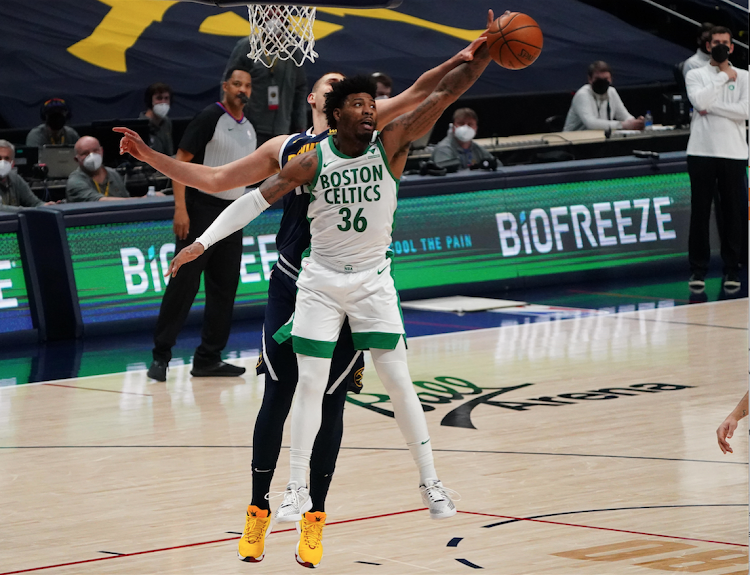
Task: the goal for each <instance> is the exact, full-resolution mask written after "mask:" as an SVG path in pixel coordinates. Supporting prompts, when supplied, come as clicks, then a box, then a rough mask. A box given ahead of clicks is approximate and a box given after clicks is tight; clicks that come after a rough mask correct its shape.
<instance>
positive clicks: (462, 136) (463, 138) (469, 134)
mask: <svg viewBox="0 0 750 575" xmlns="http://www.w3.org/2000/svg"><path fill="white" fill-rule="evenodd" d="M453 135H454V136H456V139H457V140H458V141H459V142H463V143H464V144H465V143H466V142H471V141H472V140H473V139H474V136H476V135H477V132H476V130H475V129H474V128H472V127H471V126H469V125H468V124H464V125H463V126H459V127H458V128H456V129H455V130H453Z"/></svg>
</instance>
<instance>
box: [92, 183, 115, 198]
mask: <svg viewBox="0 0 750 575" xmlns="http://www.w3.org/2000/svg"><path fill="white" fill-rule="evenodd" d="M110 183H111V182H110V181H109V180H107V187H106V188H104V193H103V194H102V195H103V196H104V197H107V196H109V184H110ZM94 185H95V186H96V191H97V192H99V193H100V194H101V193H102V189H101V188H100V187H99V182H97V181H94Z"/></svg>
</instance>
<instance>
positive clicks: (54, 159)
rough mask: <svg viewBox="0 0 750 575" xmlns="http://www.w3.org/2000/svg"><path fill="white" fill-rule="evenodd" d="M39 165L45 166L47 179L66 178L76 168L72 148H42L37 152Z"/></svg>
mask: <svg viewBox="0 0 750 575" xmlns="http://www.w3.org/2000/svg"><path fill="white" fill-rule="evenodd" d="M39 163H40V164H45V165H46V166H47V177H48V178H50V179H52V180H55V179H62V178H67V177H68V176H69V175H70V174H71V172H74V171H75V170H76V168H77V167H78V162H76V152H75V149H74V148H73V146H44V147H43V148H41V149H40V150H39Z"/></svg>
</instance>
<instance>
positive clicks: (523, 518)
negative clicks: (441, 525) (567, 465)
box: [0, 511, 747, 575]
mask: <svg viewBox="0 0 750 575" xmlns="http://www.w3.org/2000/svg"><path fill="white" fill-rule="evenodd" d="M459 513H465V514H467V515H482V516H484V517H497V518H499V519H515V520H516V521H532V522H534V523H549V524H550V525H562V526H564V527H582V528H584V529H597V530H599V531H616V532H618V533H632V534H633V535H647V536H649V537H665V538H667V539H682V540H684V541H699V542H701V543H717V544H719V545H735V546H737V547H747V545H745V544H744V543H727V542H726V541H711V540H710V539H695V538H693V537H678V536H677V535H661V534H659V533H646V532H643V531H628V530H627V529H614V528H613V527H595V526H593V525H578V524H576V523H563V522H562V521H548V520H546V519H527V518H525V517H511V516H510V515H493V514H491V513H477V512H475V511H459ZM0 575H3V574H2V573H0Z"/></svg>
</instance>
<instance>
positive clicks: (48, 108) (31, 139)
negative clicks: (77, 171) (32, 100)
mask: <svg viewBox="0 0 750 575" xmlns="http://www.w3.org/2000/svg"><path fill="white" fill-rule="evenodd" d="M40 114H41V116H42V120H44V122H43V123H42V124H39V125H38V126H37V127H36V128H33V129H32V130H31V131H30V132H29V133H28V135H27V136H26V145H27V146H36V147H37V148H41V147H42V146H62V145H65V146H72V145H73V144H75V143H76V142H77V141H78V138H79V136H78V132H76V131H75V130H74V129H73V128H71V127H70V126H67V125H66V124H67V122H68V120H70V116H71V113H70V108H69V107H68V103H67V102H66V101H65V100H63V99H62V98H50V99H49V100H47V101H46V102H44V104H42V109H41V111H40Z"/></svg>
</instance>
